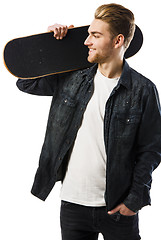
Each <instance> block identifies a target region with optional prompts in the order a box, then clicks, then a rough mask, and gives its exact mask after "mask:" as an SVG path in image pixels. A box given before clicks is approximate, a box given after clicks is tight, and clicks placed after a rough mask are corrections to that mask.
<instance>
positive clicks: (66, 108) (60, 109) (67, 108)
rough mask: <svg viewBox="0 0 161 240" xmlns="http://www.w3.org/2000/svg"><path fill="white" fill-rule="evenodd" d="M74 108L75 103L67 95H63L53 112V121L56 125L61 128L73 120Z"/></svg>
mask: <svg viewBox="0 0 161 240" xmlns="http://www.w3.org/2000/svg"><path fill="white" fill-rule="evenodd" d="M75 108H76V101H75V100H74V99H72V98H70V97H69V96H67V95H63V96H62V98H61V100H60V102H59V104H58V106H57V110H56V112H55V116H53V117H54V118H55V121H56V122H57V124H59V125H61V126H63V125H66V124H67V123H68V121H69V120H71V119H72V118H73V115H74V112H75Z"/></svg>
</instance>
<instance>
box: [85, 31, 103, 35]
mask: <svg viewBox="0 0 161 240" xmlns="http://www.w3.org/2000/svg"><path fill="white" fill-rule="evenodd" d="M88 33H90V34H92V35H94V34H100V35H103V34H102V33H101V32H98V31H91V32H90V31H88Z"/></svg>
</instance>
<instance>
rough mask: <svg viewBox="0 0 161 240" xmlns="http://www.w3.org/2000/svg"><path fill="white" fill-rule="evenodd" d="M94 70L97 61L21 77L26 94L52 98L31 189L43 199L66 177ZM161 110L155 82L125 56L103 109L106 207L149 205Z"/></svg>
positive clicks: (160, 151)
mask: <svg viewBox="0 0 161 240" xmlns="http://www.w3.org/2000/svg"><path fill="white" fill-rule="evenodd" d="M96 71H97V64H96V65H94V66H92V67H91V68H89V69H84V70H79V71H74V72H70V73H63V74H58V75H53V76H48V77H45V78H40V79H29V80H23V79H19V80H18V81H17V86H18V88H19V89H20V90H22V91H24V92H27V93H30V94H37V95H46V96H53V98H52V103H51V108H50V112H49V118H48V124H47V129H46V135H45V140H44V144H43V146H42V151H41V155H40V159H39V166H38V169H37V172H36V175H35V180H34V183H33V187H32V190H31V192H32V194H34V195H35V196H37V197H38V198H40V199H41V200H44V201H45V199H46V198H47V197H48V195H49V193H50V191H51V190H52V188H53V186H54V184H55V183H56V181H63V179H64V176H65V173H66V168H67V165H68V161H69V158H70V153H71V151H72V147H73V144H74V141H75V138H76V135H77V132H78V129H79V127H80V126H81V123H82V119H83V114H84V111H85V109H86V106H87V104H88V102H89V101H90V98H91V97H92V94H93V91H94V82H93V79H94V75H95V73H96ZM160 113H161V111H160V103H159V97H158V93H157V89H156V86H155V85H154V83H152V82H151V81H150V80H149V79H147V78H146V77H144V76H143V75H141V74H140V73H138V72H136V71H135V70H134V69H132V68H130V67H129V65H128V63H127V62H126V61H125V60H124V66H123V72H122V75H121V77H120V80H119V82H118V85H117V86H116V87H115V88H114V89H113V91H112V93H111V95H110V97H109V99H107V102H106V107H105V116H104V143H105V149H106V155H107V168H106V191H105V194H104V197H105V201H106V207H107V210H111V209H113V208H114V207H116V206H117V205H118V204H120V203H122V202H123V203H124V204H125V205H126V206H127V207H128V208H129V209H131V210H132V211H134V212H137V211H138V210H140V209H141V208H142V207H144V206H146V205H150V204H151V200H150V188H151V183H152V172H153V171H154V169H155V168H156V167H157V166H158V165H159V163H160V160H161V116H160ZM91 167H92V166H91ZM71 187H72V186H71Z"/></svg>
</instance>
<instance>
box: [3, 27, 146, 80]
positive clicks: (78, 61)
mask: <svg viewBox="0 0 161 240" xmlns="http://www.w3.org/2000/svg"><path fill="white" fill-rule="evenodd" d="M88 27H89V26H83V27H76V28H72V29H69V30H68V33H67V35H66V37H65V38H63V39H62V40H57V39H55V38H54V37H53V33H52V32H47V33H42V34H37V35H32V36H27V37H22V38H17V39H13V40H11V41H9V42H8V43H7V44H6V46H5V48H4V53H3V54H4V55H3V57H4V64H5V66H6V68H7V69H8V70H9V72H10V73H11V74H13V75H14V76H15V77H17V78H22V79H32V78H38V77H43V76H48V75H52V74H57V73H62V72H68V71H74V70H78V69H84V68H88V67H90V66H92V64H91V63H89V62H88V60H87V56H88V48H87V47H86V46H85V45H84V41H85V39H86V38H87V36H88ZM142 43H143V34H142V32H141V30H140V29H139V27H138V26H136V30H135V34H134V38H133V40H132V41H131V44H130V46H129V48H128V49H127V51H126V52H125V58H129V57H132V56H133V55H135V54H136V53H137V52H138V51H139V50H140V48H141V46H142Z"/></svg>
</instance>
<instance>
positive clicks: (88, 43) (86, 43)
mask: <svg viewBox="0 0 161 240" xmlns="http://www.w3.org/2000/svg"><path fill="white" fill-rule="evenodd" d="M84 45H86V46H89V45H91V42H90V36H88V37H87V38H86V40H85V41H84Z"/></svg>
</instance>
